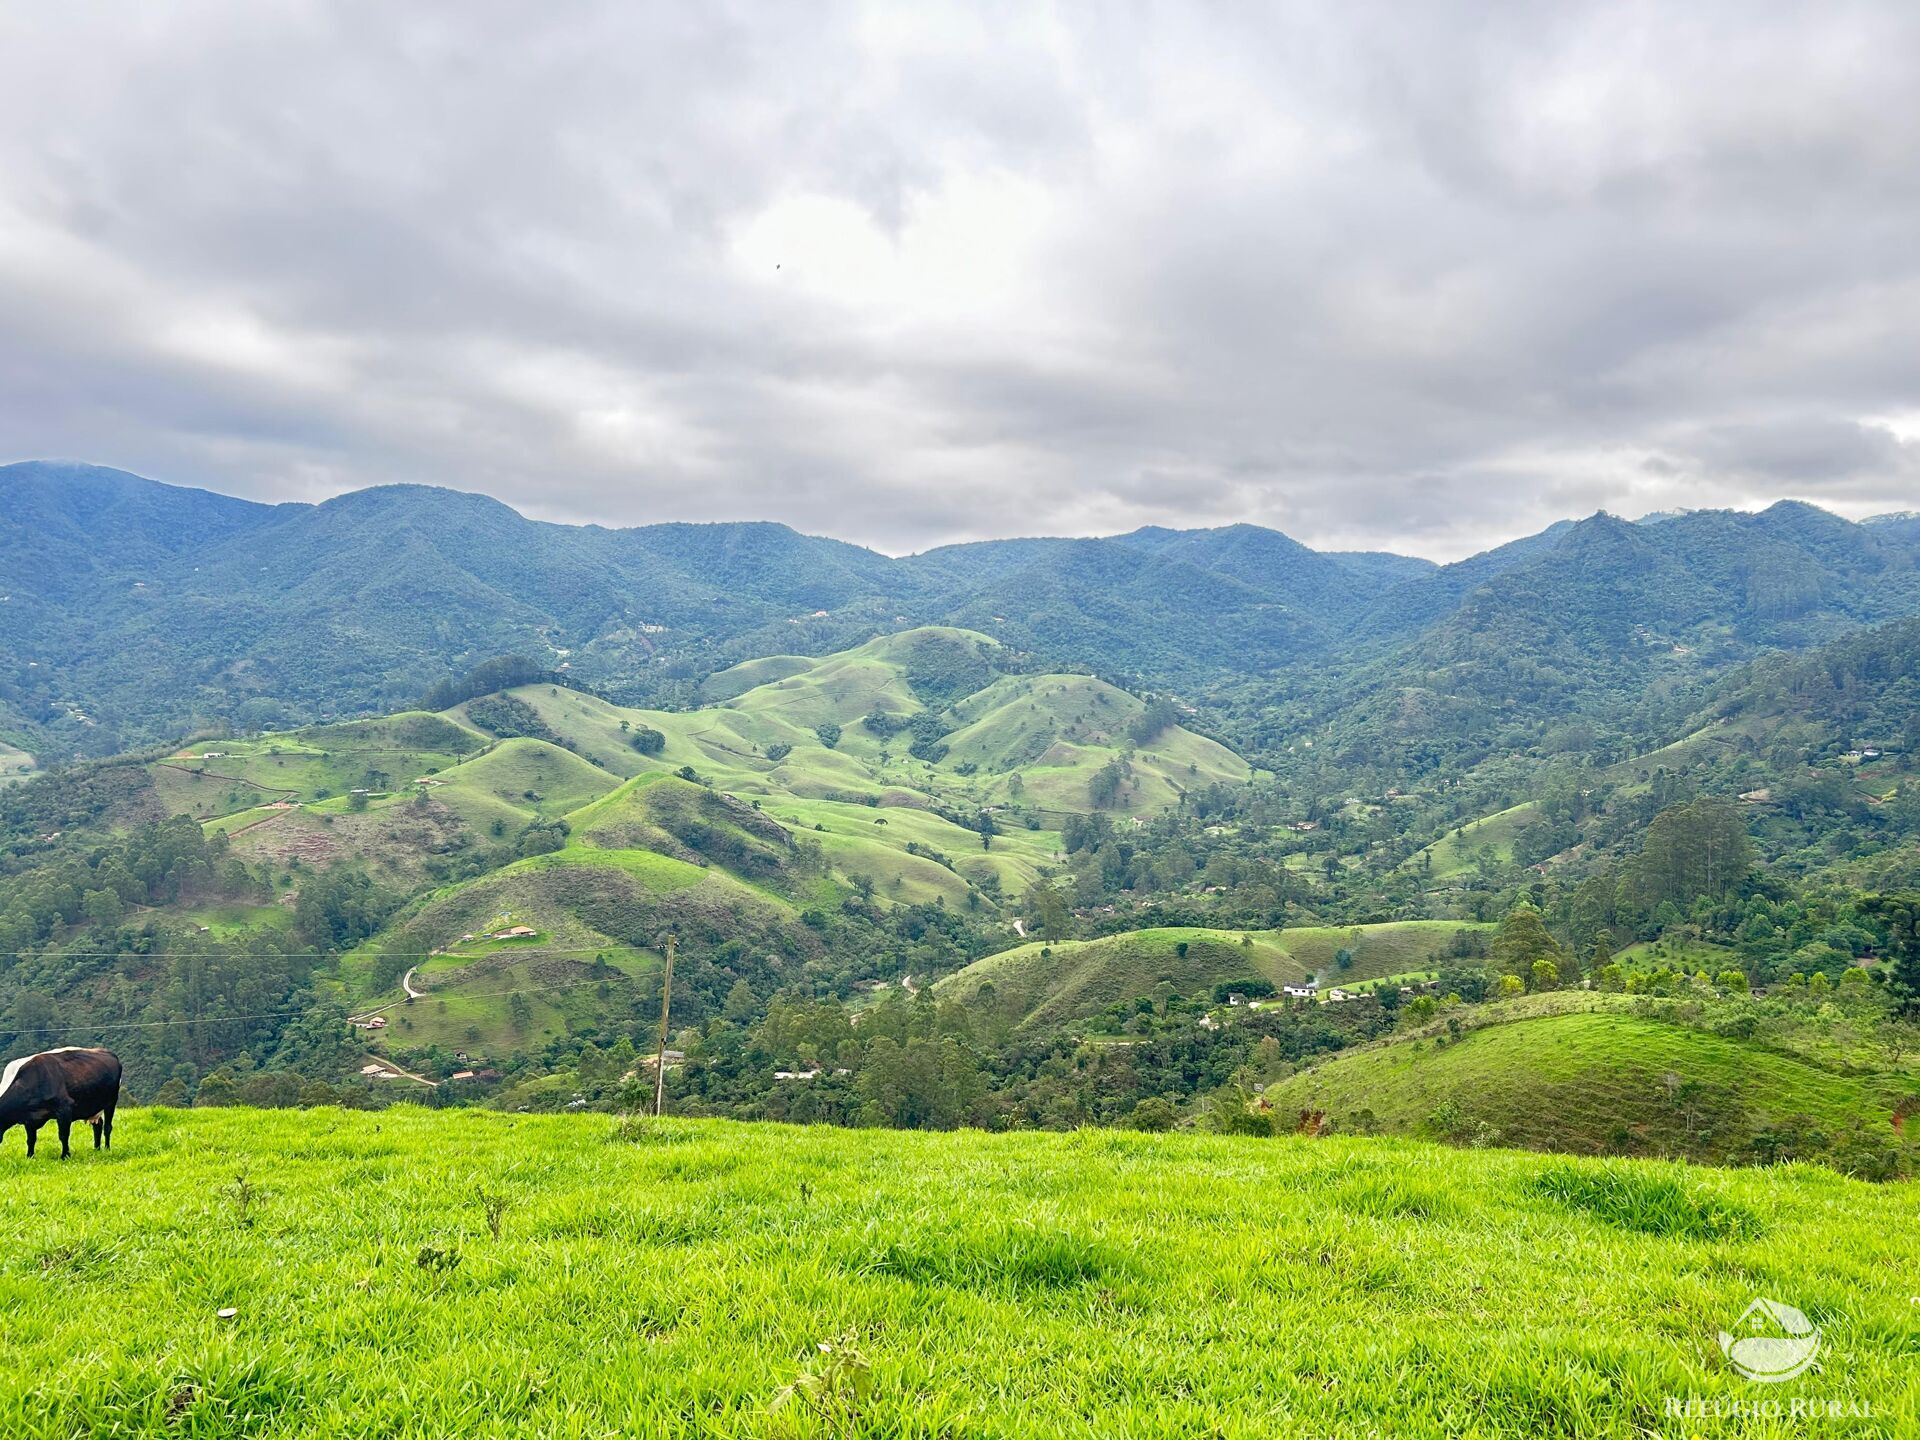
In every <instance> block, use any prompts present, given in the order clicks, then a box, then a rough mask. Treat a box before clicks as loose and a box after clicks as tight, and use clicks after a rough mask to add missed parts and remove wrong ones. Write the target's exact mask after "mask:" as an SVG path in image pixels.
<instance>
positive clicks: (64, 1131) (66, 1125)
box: [53, 1115, 73, 1160]
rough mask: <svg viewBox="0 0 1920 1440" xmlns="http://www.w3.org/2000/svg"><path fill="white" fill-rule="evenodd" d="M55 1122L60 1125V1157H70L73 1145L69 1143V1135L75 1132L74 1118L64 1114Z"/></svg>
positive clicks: (63, 1158)
mask: <svg viewBox="0 0 1920 1440" xmlns="http://www.w3.org/2000/svg"><path fill="white" fill-rule="evenodd" d="M53 1123H54V1124H55V1125H57V1126H59V1127H60V1158H61V1159H62V1160H65V1159H68V1158H69V1157H70V1156H72V1154H73V1146H72V1145H70V1144H69V1143H68V1139H69V1137H70V1136H72V1134H73V1118H72V1117H71V1116H68V1115H62V1116H60V1117H59V1118H58V1119H57V1120H55V1121H54V1122H53Z"/></svg>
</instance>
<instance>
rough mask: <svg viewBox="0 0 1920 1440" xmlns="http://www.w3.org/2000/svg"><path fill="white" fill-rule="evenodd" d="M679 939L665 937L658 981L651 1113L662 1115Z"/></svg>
mask: <svg viewBox="0 0 1920 1440" xmlns="http://www.w3.org/2000/svg"><path fill="white" fill-rule="evenodd" d="M678 942H679V937H678V936H674V935H669V936H668V937H667V969H666V973H665V975H663V976H662V977H661V980H660V1053H659V1055H657V1056H656V1057H655V1058H654V1062H653V1113H654V1114H655V1115H664V1114H665V1113H666V1109H667V1011H668V1007H669V1006H671V1005H672V1004H673V947H674V946H675V945H676V944H677V943H678Z"/></svg>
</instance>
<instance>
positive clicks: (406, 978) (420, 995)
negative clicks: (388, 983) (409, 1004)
mask: <svg viewBox="0 0 1920 1440" xmlns="http://www.w3.org/2000/svg"><path fill="white" fill-rule="evenodd" d="M419 968H420V967H419V966H418V965H415V966H413V967H412V968H411V969H409V970H408V971H407V973H406V974H404V975H402V976H401V977H400V988H401V989H402V990H404V991H406V992H407V999H409V1000H424V999H426V998H427V992H426V991H424V990H416V989H414V988H413V972H414V971H415V970H418V969H419Z"/></svg>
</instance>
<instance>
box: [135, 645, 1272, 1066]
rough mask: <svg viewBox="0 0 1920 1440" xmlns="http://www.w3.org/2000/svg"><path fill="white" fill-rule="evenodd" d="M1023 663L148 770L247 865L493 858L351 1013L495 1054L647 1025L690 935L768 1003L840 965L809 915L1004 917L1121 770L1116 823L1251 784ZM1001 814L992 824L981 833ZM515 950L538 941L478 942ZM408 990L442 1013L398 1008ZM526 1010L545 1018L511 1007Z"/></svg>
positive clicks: (975, 649) (303, 737) (1207, 751)
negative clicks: (785, 979) (1069, 817)
mask: <svg viewBox="0 0 1920 1440" xmlns="http://www.w3.org/2000/svg"><path fill="white" fill-rule="evenodd" d="M1012 663H1013V659H1012V657H1010V656H1008V655H1007V654H1006V652H1005V651H1004V650H1003V649H1002V647H1000V646H999V645H997V644H996V643H995V642H993V641H992V640H990V639H988V638H987V637H985V636H982V635H977V634H974V633H972V632H969V631H961V630H951V629H932V630H916V631H908V632H904V633H902V634H898V635H891V636H885V637H882V638H880V639H878V640H874V641H871V642H869V643H867V644H865V645H862V646H859V647H857V648H856V649H854V650H852V651H849V652H846V653H844V654H840V655H833V656H828V657H825V658H824V659H819V660H803V661H798V662H795V663H781V664H777V665H774V666H771V667H762V666H754V667H748V673H747V674H746V675H744V676H742V677H739V678H742V679H747V680H753V681H756V682H758V683H753V684H750V685H748V686H747V687H746V688H745V689H741V690H739V691H738V693H736V694H734V695H732V696H731V698H729V699H727V700H726V701H725V702H723V703H715V704H710V705H706V706H703V707H700V708H698V709H693V710H686V711H650V710H633V709H627V708H623V707H620V706H616V705H613V704H610V703H609V702H607V701H605V700H601V699H598V698H596V697H594V696H592V695H588V694H585V693H583V692H581V691H579V690H575V689H571V688H568V687H565V686H561V685H557V684H555V685H526V686H520V687H518V688H516V689H513V690H511V691H508V692H505V693H504V694H503V695H500V696H489V697H480V698H477V699H475V700H472V701H468V702H465V703H463V704H461V705H458V706H456V707H454V709H452V710H451V711H449V712H448V713H447V714H446V715H445V716H435V715H404V716H397V717H393V718H392V719H390V720H386V721H378V722H359V723H356V724H354V725H335V726H329V727H320V728H316V729H313V730H308V731H301V732H295V733H292V734H288V735H267V736H262V737H258V738H256V739H252V740H248V741H232V742H229V741H221V742H217V743H212V744H209V745H208V746H207V747H206V748H199V747H194V748H192V749H191V750H189V751H186V752H182V753H180V754H177V755H173V756H170V757H168V758H167V759H165V760H163V761H159V762H155V763H154V764H153V765H151V766H150V767H149V769H150V771H151V774H152V775H153V777H154V784H155V785H156V786H157V787H160V788H161V789H162V790H163V791H164V794H165V797H166V799H167V801H168V803H171V804H174V805H176V806H178V807H180V808H182V809H185V810H186V811H187V813H193V814H197V815H200V816H201V817H203V819H204V822H205V825H206V827H207V829H208V831H209V833H216V832H217V833H220V834H224V835H227V836H228V837H229V840H230V843H231V844H232V846H233V847H234V852H235V853H236V854H238V855H241V856H243V857H246V858H249V859H253V860H267V861H271V862H273V863H275V864H277V865H287V866H292V865H295V864H304V865H309V866H312V867H315V868H319V867H321V866H324V865H326V864H328V863H331V862H333V861H335V860H338V859H342V858H346V857H348V856H363V857H364V856H377V857H380V858H381V863H382V864H383V866H385V867H386V869H387V870H388V872H389V873H391V874H394V875H396V876H400V877H404V878H405V879H406V880H407V881H408V882H409V888H416V887H420V886H421V885H422V880H423V878H424V877H425V876H426V875H427V874H428V872H430V871H431V870H432V868H433V866H435V865H436V864H440V865H442V866H443V868H444V866H445V864H446V863H447V862H448V861H450V860H451V861H457V862H464V861H468V860H470V861H472V862H473V863H472V864H471V865H469V866H468V869H469V871H472V870H475V869H477V871H478V873H469V874H468V875H466V876H463V877H461V878H455V879H453V880H451V881H450V883H441V884H437V885H435V884H431V883H427V884H426V885H425V886H424V888H418V893H416V894H415V895H414V896H413V898H412V899H411V900H410V901H409V903H408V904H407V905H406V906H405V907H404V908H403V909H402V910H401V912H400V913H399V914H398V915H397V916H396V917H395V919H394V920H393V921H392V922H391V923H390V924H389V925H388V926H387V927H386V929H385V930H384V931H383V933H381V934H380V935H378V936H376V937H374V938H373V939H372V940H371V941H370V942H369V943H368V944H367V945H366V946H364V947H362V948H361V949H360V950H359V951H357V952H356V953H355V954H353V955H351V956H349V957H348V958H347V960H346V961H345V962H344V965H343V970H342V981H343V992H344V998H345V1000H346V1001H347V1003H349V1004H351V1005H352V1006H354V1007H355V1008H356V1009H357V1010H358V1011H361V1012H366V1011H368V1010H370V1009H374V1008H380V1009H386V1010H388V1012H389V1015H390V1018H391V1019H392V1021H393V1029H394V1031H395V1033H397V1034H398V1036H399V1037H400V1038H401V1040H402V1041H404V1043H406V1044H408V1045H410V1046H414V1047H420V1046H426V1045H441V1046H443V1047H445V1048H448V1049H452V1048H454V1047H455V1046H456V1045H460V1044H462V1043H464V1045H465V1046H466V1047H471V1048H473V1049H475V1050H478V1049H480V1048H482V1047H485V1048H486V1050H487V1051H488V1052H489V1053H502V1052H504V1051H506V1050H509V1049H513V1048H524V1047H527V1046H537V1045H540V1044H542V1043H544V1042H545V1041H547V1040H550V1039H553V1038H556V1037H560V1036H564V1035H566V1034H568V1033H569V1032H570V1030H571V1028H573V1026H574V1025H575V1024H576V1023H577V1022H578V1021H580V1020H581V1019H582V1018H583V1016H585V1015H586V1014H588V1013H589V1012H590V1011H591V1010H592V1008H593V1005H594V1004H595V1003H596V1002H598V1003H600V1004H601V1005H602V1006H603V1007H607V1006H610V1007H612V1008H614V1009H616V1010H620V1011H622V1012H623V1013H624V1012H628V1011H633V1010H635V1009H637V1008H638V1007H640V1006H641V1005H642V1004H643V1003H645V1002H644V1000H643V995H644V993H645V986H646V985H647V984H651V983H652V982H651V980H650V978H649V977H650V976H651V974H652V972H653V970H654V969H655V968H656V967H657V965H658V963H659V950H660V947H661V945H662V944H663V942H664V940H665V937H666V936H667V935H668V934H670V933H671V934H676V935H678V936H679V937H680V940H681V943H682V945H683V946H684V947H686V951H687V953H688V954H689V955H698V956H700V957H703V958H702V963H705V961H706V960H707V959H711V958H713V957H720V956H730V957H732V958H730V959H724V960H719V959H716V960H715V961H714V963H715V964H717V965H719V966H720V967H721V970H723V971H724V972H725V974H726V975H728V976H737V975H740V974H743V973H746V971H747V970H749V969H753V970H756V971H757V972H758V973H762V974H764V975H766V976H767V977H769V980H768V981H767V982H763V983H770V978H771V976H772V974H773V973H774V972H775V971H776V970H777V969H778V967H780V966H781V965H791V966H801V965H805V964H807V963H809V962H812V961H814V960H816V959H818V958H820V955H821V942H820V940H819V938H818V935H817V925H816V927H815V928H809V926H808V925H806V924H804V923H803V922H802V919H801V916H802V913H803V912H805V911H808V910H809V909H810V908H812V909H814V910H815V911H816V912H817V911H820V910H827V911H832V910H837V909H838V908H839V907H840V906H841V904H842V902H843V900H847V899H849V898H850V897H862V898H864V899H866V900H870V901H871V903H873V904H876V905H879V906H902V905H915V904H934V905H941V906H948V907H952V908H953V909H954V910H956V911H957V910H959V909H961V908H963V907H964V908H965V909H967V910H969V911H972V912H976V913H983V914H988V915H990V914H992V913H993V911H994V909H995V908H996V907H997V906H998V905H999V904H1000V903H1001V901H1002V900H1003V899H1005V898H1006V897H1013V896H1018V895H1019V894H1020V893H1021V892H1023V891H1024V890H1025V889H1026V888H1027V887H1028V886H1029V885H1031V884H1033V883H1034V882H1035V881H1036V880H1037V879H1038V878H1039V877H1040V875H1041V873H1042V871H1043V869H1044V868H1045V867H1047V866H1048V865H1050V864H1051V863H1053V862H1054V860H1055V859H1056V857H1057V854H1058V848H1059V844H1060V840H1059V836H1058V833H1057V832H1056V830H1054V829H1053V828H1052V826H1051V823H1050V822H1051V820H1052V819H1053V817H1054V816H1056V815H1066V814H1073V813H1079V812H1084V811H1086V810H1088V809H1090V808H1092V806H1093V797H1092V796H1091V795H1089V793H1088V789H1089V783H1090V777H1091V776H1092V775H1093V774H1094V773H1095V772H1097V771H1098V770H1099V769H1100V768H1101V767H1103V766H1114V767H1116V768H1125V769H1127V770H1128V771H1129V772H1130V773H1129V775H1128V776H1127V777H1126V778H1125V779H1124V781H1123V782H1122V783H1120V784H1118V785H1116V787H1115V790H1116V793H1115V794H1114V795H1113V796H1112V797H1111V798H1110V800H1109V801H1108V804H1109V806H1110V808H1111V809H1112V810H1113V811H1114V812H1115V813H1117V814H1120V815H1123V816H1124V815H1129V814H1136V815H1152V814H1153V813H1155V812H1156V811H1157V810H1159V809H1162V808H1168V807H1172V806H1176V805H1177V804H1178V803H1179V801H1180V796H1181V794H1182V792H1183V791H1184V790H1185V789H1186V788H1188V787H1192V786H1198V785H1202V784H1211V783H1215V782H1216V781H1221V780H1231V779H1236V778H1244V777H1245V776H1246V775H1247V774H1248V773H1249V772H1248V770H1247V767H1246V765H1245V763H1244V762H1243V761H1241V760H1240V759H1239V758H1238V757H1237V756H1235V755H1233V754H1232V752H1230V751H1228V750H1226V749H1224V748H1223V747H1221V746H1219V745H1217V744H1215V743H1214V742H1212V741H1210V740H1206V739H1204V738H1203V737H1201V736H1199V735H1196V734H1193V733H1192V732H1190V731H1187V730H1185V729H1183V728H1181V727H1180V726H1178V725H1174V724H1171V723H1166V724H1164V726H1161V727H1159V728H1155V729H1154V730H1153V731H1152V733H1150V734H1148V733H1145V732H1144V730H1143V729H1142V726H1143V716H1145V715H1146V712H1147V707H1146V705H1145V704H1144V703H1143V702H1142V701H1140V700H1139V699H1137V698H1136V697H1134V696H1132V695H1129V694H1127V693H1126V692H1125V691H1122V690H1119V689H1117V688H1116V687H1114V686H1111V685H1107V684H1105V683H1103V682H1100V681H1097V680H1094V679H1091V678H1090V677H1086V676H1076V675H1026V674H1008V673H1006V671H1007V669H1008V667H1009V666H1010V665H1011V664H1012ZM727 688H730V687H727V686H722V690H723V691H724V690H725V689H727ZM875 715H879V716H882V717H887V718H885V719H883V720H882V721H880V722H878V723H877V724H870V723H868V722H869V717H872V716H875ZM1161 718H1162V719H1165V717H1164V715H1163V716H1162V717H1161ZM916 722H918V723H919V724H920V725H921V726H922V729H920V730H903V729H898V728H895V727H896V726H912V725H914V724H915V723H916ZM834 726H837V727H839V728H838V733H837V734H836V733H834V731H833V730H832V729H831V728H830V727H834ZM647 736H652V737H654V738H653V739H652V740H651V741H647V742H645V743H643V744H641V745H639V746H636V744H635V741H636V740H637V739H642V737H647ZM928 736H931V737H934V742H935V743H925V744H923V741H924V740H925V738H926V737H928ZM829 742H831V743H829ZM429 747H433V748H429ZM915 747H919V748H920V749H921V753H920V754H919V755H915V754H912V753H909V752H910V751H911V750H912V749H914V748H915ZM689 777H691V778H689ZM983 813H990V814H992V815H994V816H997V817H998V818H997V819H996V820H994V821H992V822H991V823H988V824H987V825H986V826H985V832H986V833H985V834H984V835H983V825H982V820H981V817H982V815H983ZM516 854H517V857H518V858H515V857H516ZM289 873H291V871H290V872H289ZM514 926H525V927H528V928H530V929H532V930H533V931H534V932H535V935H534V936H533V937H528V938H525V939H521V940H518V941H515V942H513V943H511V944H504V943H493V942H490V941H488V940H487V939H486V938H485V937H487V936H488V935H490V934H493V933H495V932H498V931H501V930H505V929H508V928H511V927H514ZM387 955H393V956H399V957H404V958H402V959H399V960H394V961H391V962H389V961H388V960H385V959H383V958H382V957H383V956H387ZM421 956H427V957H429V958H427V959H425V960H424V961H423V962H422V963H419V964H417V965H413V966H411V967H408V965H407V960H409V959H417V958H418V957H421ZM743 957H745V958H743ZM408 968H411V970H412V973H413V977H414V978H413V981H412V982H411V983H412V984H413V986H414V987H415V988H416V989H417V990H419V991H421V992H423V995H424V998H422V999H418V1000H415V1001H413V1002H412V1003H408V1004H405V1005H402V1006H401V1007H400V1008H399V1009H398V1010H393V1009H392V1008H391V1007H393V1006H394V1005H395V1004H396V1003H398V1002H399V1001H401V1000H402V998H403V997H402V996H401V994H400V988H401V987H400V982H401V979H402V974H403V971H404V970H406V969H408ZM714 973H715V978H713V979H712V980H711V982H710V983H711V984H713V985H714V986H715V987H717V989H718V991H719V993H720V994H722V995H724V994H725V992H726V988H727V984H728V983H729V982H728V980H727V979H726V978H724V977H722V976H721V974H720V972H719V971H716V972H714ZM516 991H518V992H522V993H525V994H527V995H529V996H532V997H535V998H533V999H531V1000H530V1001H529V1002H528V1003H527V1004H526V1005H524V1006H522V1007H519V1008H518V1009H516V1007H515V1006H514V1005H513V1004H512V996H513V994H514V993H515V992H516Z"/></svg>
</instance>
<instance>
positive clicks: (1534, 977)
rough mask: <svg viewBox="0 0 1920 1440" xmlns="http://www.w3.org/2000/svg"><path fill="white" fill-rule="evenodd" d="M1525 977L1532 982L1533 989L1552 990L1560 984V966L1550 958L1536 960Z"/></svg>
mask: <svg viewBox="0 0 1920 1440" xmlns="http://www.w3.org/2000/svg"><path fill="white" fill-rule="evenodd" d="M1527 978H1528V979H1529V980H1531V981H1532V982H1533V988H1534V989H1535V990H1552V989H1555V988H1557V987H1558V986H1559V984H1560V967H1559V966H1558V965H1556V964H1554V963H1553V961H1551V960H1545V959H1541V960H1536V961H1534V962H1533V965H1532V967H1531V968H1530V969H1529V971H1528V974H1527Z"/></svg>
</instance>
